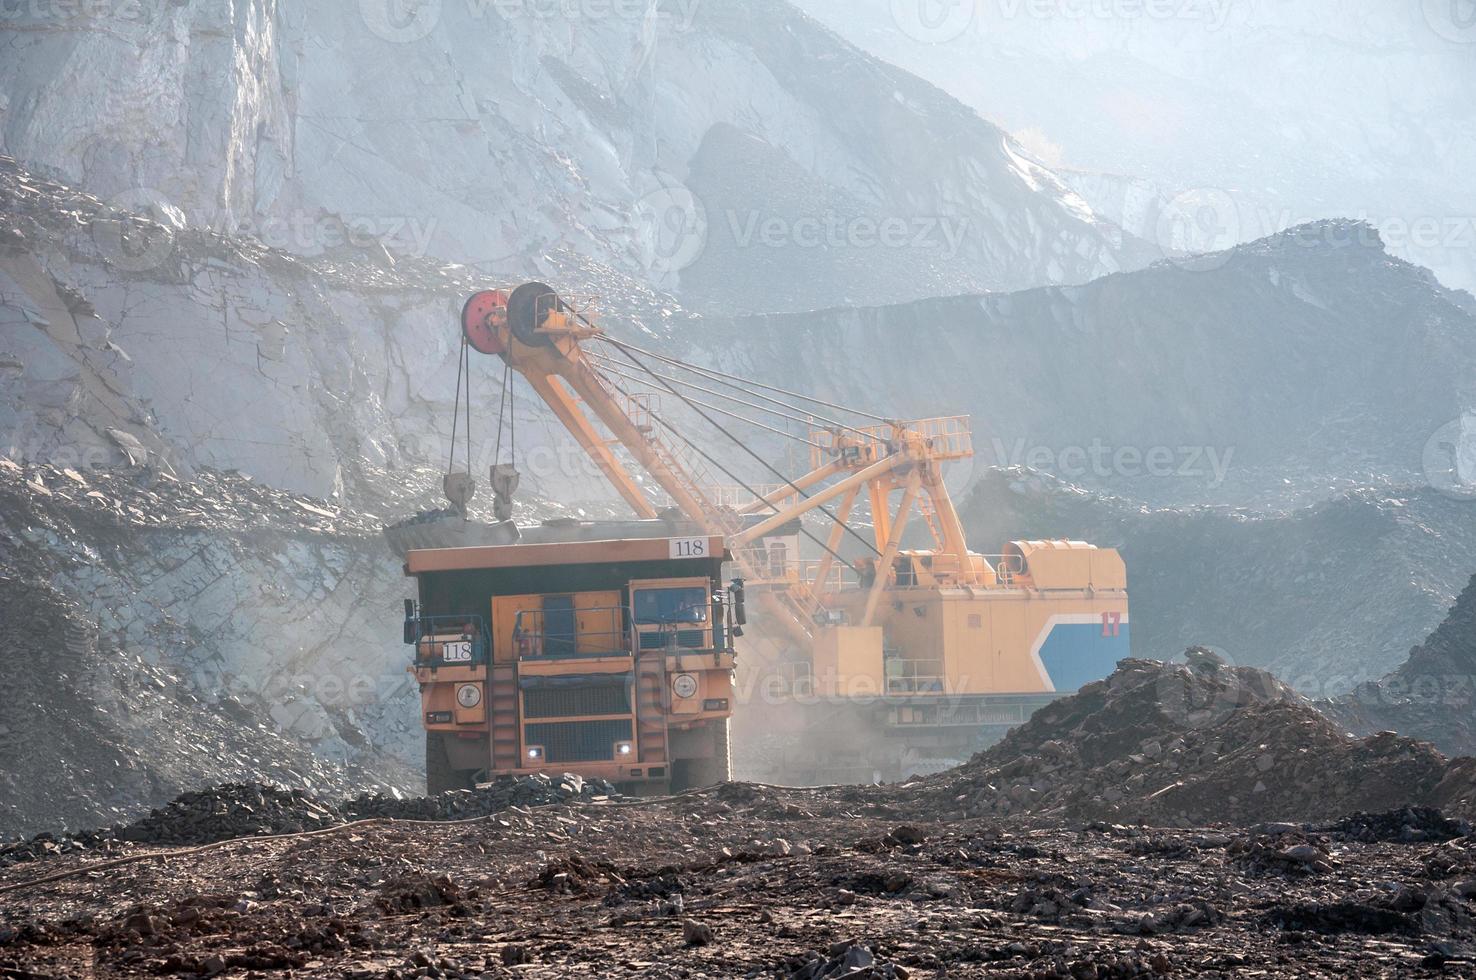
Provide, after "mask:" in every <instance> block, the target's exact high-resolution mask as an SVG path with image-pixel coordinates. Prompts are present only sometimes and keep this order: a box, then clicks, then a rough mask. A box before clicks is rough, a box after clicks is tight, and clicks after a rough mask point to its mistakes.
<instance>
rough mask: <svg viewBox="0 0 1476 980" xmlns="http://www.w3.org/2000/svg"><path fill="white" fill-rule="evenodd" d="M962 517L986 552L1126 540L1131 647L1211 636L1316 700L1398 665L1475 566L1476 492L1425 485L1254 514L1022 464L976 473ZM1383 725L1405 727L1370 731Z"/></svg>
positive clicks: (1173, 651)
mask: <svg viewBox="0 0 1476 980" xmlns="http://www.w3.org/2000/svg"><path fill="white" fill-rule="evenodd" d="M961 513H962V515H963V519H964V523H965V526H966V528H967V530H968V533H969V538H970V540H971V541H972V542H974V543H975V545H976V546H977V547H980V548H983V549H987V550H994V549H996V548H997V547H998V546H999V544H1000V542H1003V541H1007V540H1014V539H1016V538H1034V537H1040V536H1042V535H1044V534H1059V535H1064V536H1069V537H1074V538H1079V539H1082V540H1087V541H1092V542H1094V543H1097V544H1099V545H1104V546H1114V547H1118V548H1121V549H1122V552H1123V556H1124V558H1125V560H1126V561H1127V565H1128V585H1129V589H1130V592H1131V595H1132V611H1133V652H1134V654H1135V655H1136V656H1140V657H1148V658H1153V659H1171V658H1174V657H1176V656H1177V655H1178V653H1179V652H1180V651H1181V650H1183V649H1184V647H1186V646H1188V645H1190V644H1205V645H1208V646H1211V647H1213V648H1214V649H1215V650H1217V651H1218V652H1219V653H1220V654H1221V655H1223V656H1225V657H1226V658H1227V659H1229V660H1230V661H1231V662H1232V663H1234V664H1240V665H1247V666H1253V667H1260V668H1264V669H1266V670H1270V671H1272V672H1274V673H1275V674H1276V675H1277V676H1278V677H1281V678H1282V679H1283V680H1285V681H1286V682H1287V683H1289V684H1291V685H1292V686H1293V687H1295V688H1296V689H1297V690H1298V691H1299V692H1300V693H1302V694H1304V695H1305V696H1307V697H1311V698H1314V699H1322V698H1330V697H1337V696H1341V695H1342V694H1345V693H1346V692H1348V691H1349V690H1351V689H1352V688H1354V687H1355V686H1357V685H1359V684H1361V683H1365V682H1371V681H1376V680H1378V679H1379V678H1381V677H1383V676H1384V675H1385V674H1387V673H1389V672H1390V671H1392V670H1394V669H1395V668H1396V667H1398V666H1399V664H1400V663H1401V662H1402V660H1403V658H1404V657H1405V655H1406V654H1407V653H1408V651H1409V649H1410V647H1411V646H1413V645H1415V644H1417V643H1419V642H1420V640H1421V639H1423V638H1424V637H1425V636H1427V635H1428V634H1429V633H1430V631H1431V630H1433V629H1435V627H1436V626H1438V625H1439V624H1440V621H1441V620H1442V619H1443V618H1444V617H1445V615H1446V610H1447V608H1448V607H1449V604H1450V603H1451V601H1452V600H1453V598H1454V597H1455V595H1456V594H1457V593H1458V592H1460V590H1461V589H1462V588H1463V587H1464V586H1465V584H1466V583H1467V581H1468V580H1469V578H1470V575H1471V569H1472V568H1476V528H1473V527H1472V524H1471V504H1470V502H1468V501H1465V500H1460V499H1454V498H1452V497H1450V496H1448V495H1446V494H1443V493H1440V492H1438V491H1436V490H1433V489H1431V488H1428V487H1413V486H1397V485H1388V484H1385V485H1383V486H1380V487H1376V488H1372V489H1357V490H1349V491H1345V492H1341V493H1338V494H1337V495H1336V496H1334V497H1333V498H1332V499H1330V500H1326V501H1323V502H1320V503H1316V504H1312V505H1309V506H1306V507H1299V508H1294V509H1289V510H1280V509H1278V510H1274V511H1269V512H1262V513H1257V512H1255V511H1250V510H1241V509H1234V508H1227V507H1201V508H1166V507H1165V508H1148V507H1144V506H1142V505H1140V504H1136V503H1133V502H1131V501H1128V500H1124V499H1121V498H1114V497H1107V496H1103V495H1100V494H1093V493H1088V492H1086V491H1083V490H1082V489H1081V488H1080V487H1076V486H1073V485H1071V484H1070V483H1067V482H1064V481H1061V480H1057V479H1054V478H1052V477H1050V476H1048V475H1045V474H1041V473H1037V472H1032V471H1029V470H1026V469H1024V468H1015V469H1007V470H991V471H986V472H984V473H982V474H980V475H979V479H978V480H977V482H976V483H975V484H974V487H973V491H972V493H970V494H969V495H968V497H967V498H966V499H965V500H964V502H963V504H962V505H961ZM1380 727H1395V728H1397V729H1398V730H1401V731H1403V729H1402V728H1400V726H1391V725H1374V727H1372V728H1370V729H1367V730H1368V731H1377V730H1378V728H1380ZM1360 730H1362V729H1360ZM1432 736H1433V733H1431V732H1423V733H1422V734H1421V736H1420V737H1422V738H1430V737H1432Z"/></svg>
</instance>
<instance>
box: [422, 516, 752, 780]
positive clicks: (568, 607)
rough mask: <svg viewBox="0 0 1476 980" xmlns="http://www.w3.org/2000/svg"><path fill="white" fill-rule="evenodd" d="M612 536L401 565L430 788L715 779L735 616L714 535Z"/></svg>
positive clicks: (584, 532)
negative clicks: (410, 586) (533, 779)
mask: <svg viewBox="0 0 1476 980" xmlns="http://www.w3.org/2000/svg"><path fill="white" fill-rule="evenodd" d="M649 523H650V525H651V527H650V529H649V532H648V533H656V534H660V533H662V532H664V531H669V528H668V527H667V526H666V525H665V524H663V523H662V522H649ZM539 532H544V533H543V538H544V539H545V540H540V539H539ZM621 532H622V535H623V536H621V537H619V538H612V539H599V538H598V537H594V538H591V535H592V534H593V535H597V534H598V533H599V532H598V529H597V528H596V529H591V528H589V527H588V526H582V527H581V528H579V534H578V537H579V538H580V540H550V539H551V538H552V539H556V538H558V537H560V535H559V533H558V531H557V529H540V528H532V529H528V530H527V531H526V532H524V533H525V535H526V536H525V539H524V540H522V541H520V542H519V543H517V544H507V545H494V546H487V547H462V548H438V549H424V550H416V551H410V552H409V553H408V554H407V556H406V564H405V570H406V574H408V575H410V576H413V577H414V578H415V580H416V582H417V587H418V588H417V591H418V599H416V600H407V601H406V610H405V612H406V615H405V642H406V643H407V644H409V645H411V646H412V647H413V649H414V654H415V659H414V663H413V664H412V666H411V667H410V670H411V672H412V673H413V674H414V675H415V679H416V681H417V682H418V683H419V685H420V701H421V714H422V720H423V722H424V726H425V731H426V741H425V760H426V761H425V765H426V784H427V789H428V791H429V792H431V793H440V792H444V791H446V790H449V789H458V788H466V787H470V786H472V785H474V784H475V783H476V782H478V781H483V780H487V779H490V778H493V777H496V776H501V775H528V774H531V773H539V772H544V773H562V772H573V773H578V774H580V775H582V776H586V777H599V778H604V779H608V780H610V781H611V782H613V783H615V784H617V785H618V786H620V787H621V788H622V789H623V790H624V791H626V792H633V793H664V792H668V791H671V792H678V791H681V790H683V789H687V788H690V787H695V786H703V785H708V784H711V783H715V782H721V781H723V780H726V779H727V778H728V776H729V771H730V768H729V767H730V763H729V749H728V720H729V716H730V715H731V714H732V708H733V701H734V693H733V673H734V655H733V637H734V636H735V635H739V634H741V632H742V622H743V619H744V610H743V587H742V583H741V582H734V583H730V585H729V587H724V585H723V582H722V566H723V562H724V561H725V560H726V559H728V558H730V557H731V556H730V555H729V554H728V552H727V550H726V548H725V546H724V543H723V539H722V538H721V537H717V536H712V535H705V534H692V535H687V536H677V537H669V536H663V537H631V536H629V528H628V527H627V526H622V528H621Z"/></svg>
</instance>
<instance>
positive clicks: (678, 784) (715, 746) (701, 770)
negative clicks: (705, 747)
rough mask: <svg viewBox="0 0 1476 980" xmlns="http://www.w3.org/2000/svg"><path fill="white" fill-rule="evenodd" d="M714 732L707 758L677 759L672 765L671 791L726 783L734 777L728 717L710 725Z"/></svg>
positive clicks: (678, 791) (676, 791)
mask: <svg viewBox="0 0 1476 980" xmlns="http://www.w3.org/2000/svg"><path fill="white" fill-rule="evenodd" d="M709 728H710V730H711V732H712V755H711V756H709V757H708V758H705V759H676V760H673V762H672V765H671V791H672V792H673V793H681V792H683V791H685V790H689V789H699V788H701V787H703V786H713V785H716V784H717V783H726V782H727V781H728V780H729V779H732V778H733V763H732V758H731V756H730V753H729V745H728V719H727V718H724V719H723V720H722V721H719V722H714V723H713V724H712V725H710V726H709Z"/></svg>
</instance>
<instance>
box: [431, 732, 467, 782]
mask: <svg viewBox="0 0 1476 980" xmlns="http://www.w3.org/2000/svg"><path fill="white" fill-rule="evenodd" d="M445 739H446V735H445V733H444V732H426V733H425V793H426V795H427V796H437V795H439V794H441V793H445V792H447V791H449V790H453V789H472V788H474V787H475V786H476V785H477V780H476V777H477V770H475V769H453V768H451V760H450V759H449V758H448V757H447V755H446V742H445Z"/></svg>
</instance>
